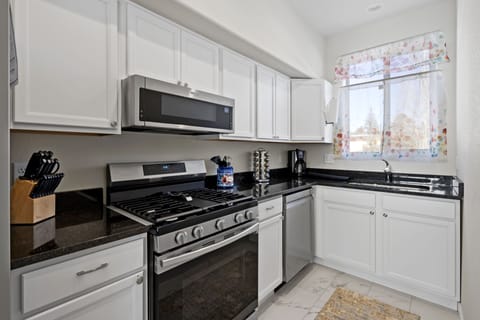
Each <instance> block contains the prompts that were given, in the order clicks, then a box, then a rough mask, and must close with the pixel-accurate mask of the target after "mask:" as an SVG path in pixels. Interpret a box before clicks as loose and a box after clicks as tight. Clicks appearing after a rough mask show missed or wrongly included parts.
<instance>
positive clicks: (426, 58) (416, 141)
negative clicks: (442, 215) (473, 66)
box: [334, 32, 450, 160]
mask: <svg viewBox="0 0 480 320" xmlns="http://www.w3.org/2000/svg"><path fill="white" fill-rule="evenodd" d="M449 60H450V59H449V57H448V54H447V50H446V44H445V38H444V36H443V34H442V33H441V32H432V33H429V34H425V35H421V36H416V37H413V38H410V39H406V40H402V41H398V42H393V43H389V44H386V45H382V46H379V47H376V48H371V49H366V50H363V51H359V52H356V53H353V54H349V55H345V56H341V57H339V58H338V60H337V65H336V67H335V73H336V80H337V86H340V85H343V86H341V87H340V88H339V90H338V97H337V98H338V99H337V101H338V110H339V112H338V119H337V122H336V124H335V134H334V153H335V156H336V158H337V159H379V158H385V159H397V160H444V159H446V158H447V121H446V117H447V100H446V92H445V85H444V80H443V75H442V72H441V70H439V69H437V68H436V67H435V65H437V64H439V63H442V62H448V61H449Z"/></svg>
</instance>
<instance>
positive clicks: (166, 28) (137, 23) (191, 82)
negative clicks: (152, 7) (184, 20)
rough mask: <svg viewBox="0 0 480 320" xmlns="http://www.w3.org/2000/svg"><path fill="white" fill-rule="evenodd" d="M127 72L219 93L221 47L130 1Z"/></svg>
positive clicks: (128, 11)
mask: <svg viewBox="0 0 480 320" xmlns="http://www.w3.org/2000/svg"><path fill="white" fill-rule="evenodd" d="M126 10H127V13H126V21H127V22H126V25H127V27H126V30H127V31H126V33H127V40H126V45H127V75H133V74H138V75H142V76H146V77H151V78H154V79H158V80H163V81H167V82H171V83H178V82H182V83H183V84H187V85H188V86H189V87H190V88H192V89H194V90H201V91H206V92H210V93H215V94H218V93H220V90H219V74H220V68H219V51H220V46H219V45H217V44H216V43H214V42H211V41H209V40H207V39H205V38H203V37H201V36H199V35H196V34H194V33H193V32H190V31H188V30H186V29H184V28H182V27H180V26H179V25H177V24H175V23H173V22H171V21H169V20H168V19H165V18H163V17H161V16H159V15H157V14H155V13H153V12H151V11H148V10H147V9H144V8H142V7H140V6H138V5H136V4H132V3H130V2H127V4H126Z"/></svg>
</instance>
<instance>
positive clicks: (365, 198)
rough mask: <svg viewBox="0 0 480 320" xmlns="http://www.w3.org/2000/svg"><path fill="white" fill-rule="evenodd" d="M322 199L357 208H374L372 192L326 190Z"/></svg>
mask: <svg viewBox="0 0 480 320" xmlns="http://www.w3.org/2000/svg"><path fill="white" fill-rule="evenodd" d="M324 199H325V200H327V201H331V202H337V203H343V204H350V205H354V206H359V207H366V208H375V193H373V192H365V191H356V190H355V191H350V190H345V189H335V188H326V189H325V191H324Z"/></svg>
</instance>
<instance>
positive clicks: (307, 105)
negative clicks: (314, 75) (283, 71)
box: [292, 79, 332, 142]
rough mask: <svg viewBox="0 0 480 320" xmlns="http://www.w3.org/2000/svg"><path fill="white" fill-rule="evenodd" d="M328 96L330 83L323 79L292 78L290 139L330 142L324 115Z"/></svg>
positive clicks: (329, 95)
mask: <svg viewBox="0 0 480 320" xmlns="http://www.w3.org/2000/svg"><path fill="white" fill-rule="evenodd" d="M330 97H331V85H330V84H329V83H328V82H327V81H325V80H318V79H315V80H292V140H294V141H302V140H303V141H319V142H332V141H331V137H332V135H331V133H327V132H325V129H326V126H325V115H324V111H325V109H326V105H327V104H328V103H329V100H330V99H329V98H330ZM327 128H328V129H327V130H331V129H330V128H331V126H328V127H327Z"/></svg>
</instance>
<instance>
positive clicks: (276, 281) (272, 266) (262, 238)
mask: <svg viewBox="0 0 480 320" xmlns="http://www.w3.org/2000/svg"><path fill="white" fill-rule="evenodd" d="M282 255H283V248H282V216H281V215H278V216H276V217H273V218H270V219H268V220H267V221H264V222H262V223H260V230H259V233H258V301H259V303H261V302H262V301H263V300H264V299H265V298H266V297H267V296H268V295H269V294H270V293H272V292H273V290H274V289H275V288H276V287H278V286H279V285H280V284H281V283H282V276H283V268H282V264H283V256H282Z"/></svg>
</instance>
